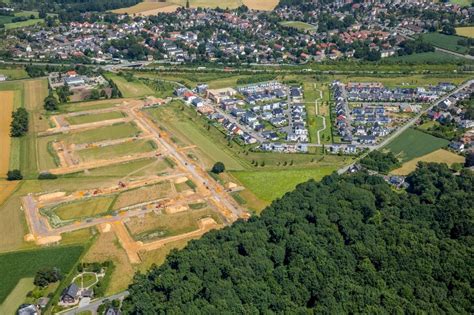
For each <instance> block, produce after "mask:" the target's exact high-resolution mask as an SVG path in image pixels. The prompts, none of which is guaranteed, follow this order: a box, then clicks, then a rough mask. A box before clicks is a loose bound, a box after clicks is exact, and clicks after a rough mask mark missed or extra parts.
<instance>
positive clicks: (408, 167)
mask: <svg viewBox="0 0 474 315" xmlns="http://www.w3.org/2000/svg"><path fill="white" fill-rule="evenodd" d="M464 160H465V158H464V157H463V156H461V155H457V154H455V153H453V152H450V151H447V150H444V149H439V150H436V151H434V152H431V153H428V154H426V155H423V156H421V157H418V158H415V159H413V160H410V161H408V162H406V163H404V164H403V165H402V167H400V168H397V169H396V170H393V171H391V172H390V174H394V175H408V174H410V173H411V172H413V171H414V170H415V169H416V166H417V164H418V162H433V163H444V164H447V165H448V166H451V165H453V164H454V163H462V164H464Z"/></svg>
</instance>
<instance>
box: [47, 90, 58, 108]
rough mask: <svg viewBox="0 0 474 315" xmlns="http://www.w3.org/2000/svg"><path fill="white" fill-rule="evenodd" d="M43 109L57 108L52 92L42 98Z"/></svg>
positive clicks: (56, 101)
mask: <svg viewBox="0 0 474 315" xmlns="http://www.w3.org/2000/svg"><path fill="white" fill-rule="evenodd" d="M44 109H46V110H47V111H56V110H58V100H56V98H55V97H54V96H53V94H49V95H48V96H46V98H45V99H44Z"/></svg>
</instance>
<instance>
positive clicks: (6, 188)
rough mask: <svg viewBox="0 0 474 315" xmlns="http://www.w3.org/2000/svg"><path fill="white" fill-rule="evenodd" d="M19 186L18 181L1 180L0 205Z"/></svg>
mask: <svg viewBox="0 0 474 315" xmlns="http://www.w3.org/2000/svg"><path fill="white" fill-rule="evenodd" d="M17 186H18V182H17V181H13V182H10V181H6V180H0V205H1V204H3V202H4V201H5V200H7V198H8V197H9V196H10V195H11V194H12V193H13V192H14V191H15V189H16V187H17Z"/></svg>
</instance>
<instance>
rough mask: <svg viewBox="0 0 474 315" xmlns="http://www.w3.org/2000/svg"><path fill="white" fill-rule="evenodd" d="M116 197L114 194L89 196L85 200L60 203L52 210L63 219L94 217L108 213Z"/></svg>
mask: <svg viewBox="0 0 474 315" xmlns="http://www.w3.org/2000/svg"><path fill="white" fill-rule="evenodd" d="M114 198H115V197H114V196H106V197H95V198H88V199H85V200H80V201H73V202H68V203H65V204H60V205H58V206H56V207H54V208H53V209H52V210H53V211H54V213H56V214H57V215H58V217H60V218H61V219H62V220H73V219H81V218H88V217H94V216H96V215H99V214H102V213H106V212H107V211H108V210H109V208H110V205H111V204H112V202H113V201H114Z"/></svg>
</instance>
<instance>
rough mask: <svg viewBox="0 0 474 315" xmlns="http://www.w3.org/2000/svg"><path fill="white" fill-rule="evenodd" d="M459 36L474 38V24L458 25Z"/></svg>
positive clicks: (457, 32)
mask: <svg viewBox="0 0 474 315" xmlns="http://www.w3.org/2000/svg"><path fill="white" fill-rule="evenodd" d="M456 34H458V35H459V36H464V37H469V38H474V26H465V27H456Z"/></svg>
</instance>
